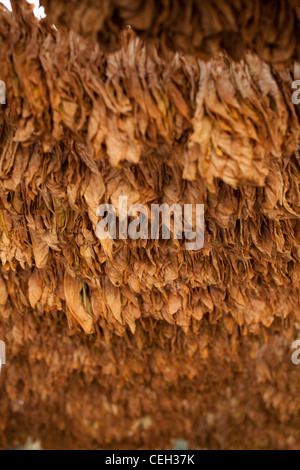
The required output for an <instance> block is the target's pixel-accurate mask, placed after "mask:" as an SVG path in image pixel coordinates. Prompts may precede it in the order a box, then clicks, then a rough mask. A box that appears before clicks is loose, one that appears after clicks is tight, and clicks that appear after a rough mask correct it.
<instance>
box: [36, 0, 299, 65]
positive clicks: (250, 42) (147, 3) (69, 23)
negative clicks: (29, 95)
mask: <svg viewBox="0 0 300 470" xmlns="http://www.w3.org/2000/svg"><path fill="white" fill-rule="evenodd" d="M41 4H42V5H44V6H45V9H46V13H47V15H48V17H49V20H50V21H51V22H52V23H54V24H55V25H56V26H57V27H59V26H65V27H67V28H68V29H73V30H75V31H77V32H78V33H80V34H81V35H83V36H87V37H91V38H94V39H95V38H96V39H97V40H98V41H99V42H100V44H101V46H102V47H103V48H105V49H108V50H109V51H112V50H115V49H117V48H119V47H120V38H119V32H120V31H121V30H122V29H124V28H125V27H128V26H130V27H132V28H133V29H134V30H135V31H136V32H137V33H138V34H139V35H140V36H141V37H142V38H143V39H145V40H146V41H147V42H149V43H152V42H155V44H156V46H157V47H158V50H159V52H160V53H162V54H163V55H164V56H168V55H169V52H170V51H178V50H180V51H183V52H185V53H186V54H189V55H194V56H196V57H201V58H203V59H208V58H210V57H211V56H212V55H214V54H215V53H216V52H219V51H220V49H223V50H226V51H227V52H228V53H229V54H230V55H231V56H232V57H233V58H234V59H235V60H240V59H241V58H242V57H243V54H244V52H245V51H246V50H247V49H251V50H253V51H255V52H256V53H258V54H259V55H260V57H261V58H262V59H263V60H265V61H271V62H274V63H281V64H284V63H287V62H290V61H291V59H298V58H299V52H300V49H299V47H300V41H299V39H300V37H299V21H300V5H299V2H298V0H267V1H263V2H262V1H261V0H252V1H248V0H227V1H224V0H184V1H182V0H168V1H162V0H71V1H69V2H64V1H62V0H42V1H41Z"/></svg>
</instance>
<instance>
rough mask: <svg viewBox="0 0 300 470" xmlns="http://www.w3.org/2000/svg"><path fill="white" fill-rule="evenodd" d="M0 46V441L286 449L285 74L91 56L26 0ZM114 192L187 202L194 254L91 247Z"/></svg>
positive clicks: (295, 307)
mask: <svg viewBox="0 0 300 470" xmlns="http://www.w3.org/2000/svg"><path fill="white" fill-rule="evenodd" d="M99 4H100V3H99ZM101 4H102V11H103V13H104V14H105V9H103V3H102V2H101ZM89 11H90V10H89ZM91 11H92V10H91ZM91 16H92V17H94V16H95V15H94V14H93V15H91ZM81 24H82V25H83V24H84V22H83V21H82V22H81ZM103 24H104V23H103ZM103 31H105V28H104V27H103ZM80 32H84V31H80ZM109 34H110V35H111V33H109ZM0 36H1V45H0V59H1V63H2V64H3V67H2V69H1V74H2V76H1V77H0V79H1V80H3V81H4V82H5V84H6V91H7V102H8V105H7V106H6V107H4V106H3V107H1V109H0V122H1V141H0V232H1V233H0V260H1V269H0V275H1V277H0V339H4V340H5V343H6V345H7V357H8V359H9V360H8V363H7V367H6V368H5V369H4V372H3V377H2V379H1V382H0V393H1V400H0V430H1V431H0V443H1V446H5V445H6V444H7V443H9V444H10V445H12V444H13V443H15V442H16V441H19V440H20V439H24V438H26V437H28V436H27V432H28V431H27V430H28V429H29V428H30V431H31V434H32V437H38V438H42V440H43V444H44V446H45V447H60V446H62V447H70V448H75V447H77V448H80V447H82V448H87V447H88V448H99V447H102V448H107V447H112V448H116V447H118V448H120V447H121V446H127V447H128V446H131V447H135V448H136V447H141V448H143V447H151V448H154V447H164V446H165V447H170V446H172V440H173V439H175V438H178V437H184V438H187V440H188V441H189V442H190V445H191V446H201V447H209V448H212V447H217V448H233V447H241V448H242V447H246V446H248V447H261V448H263V447H264V448H266V447H269V448H274V447H276V448H288V447H291V448H295V447H300V441H299V437H298V434H297V426H298V422H299V413H300V401H299V399H298V396H297V388H298V387H299V377H298V376H299V374H298V373H297V369H296V368H295V366H294V365H293V364H292V363H291V360H290V355H291V351H290V345H291V342H292V341H293V340H294V339H296V337H297V334H298V331H299V330H300V321H299V320H300V302H299V284H300V269H299V266H300V265H299V258H300V220H299V218H300V156H299V152H298V143H299V112H298V110H297V108H296V107H295V106H294V105H293V103H292V100H291V84H292V82H293V80H294V79H297V78H298V76H297V74H298V65H297V64H291V66H290V68H286V69H281V68H278V67H275V66H274V65H270V64H267V63H266V62H263V60H262V59H261V58H259V57H258V56H257V55H255V54H254V53H253V52H249V51H248V52H247V53H245V55H244V59H243V60H241V61H240V62H239V63H236V62H233V61H232V59H231V58H230V57H229V56H227V54H225V53H222V54H221V53H220V54H219V55H217V56H215V57H214V58H212V59H211V60H210V61H208V62H204V61H202V60H201V59H196V58H194V57H192V56H188V55H184V54H183V53H180V52H175V53H174V54H172V55H171V56H170V58H169V59H168V60H165V59H163V58H162V57H161V56H160V55H159V54H158V50H157V48H156V47H155V45H154V44H148V45H145V44H144V42H142V40H141V39H140V38H138V37H137V35H136V33H135V32H134V31H132V30H131V29H127V30H125V31H123V32H122V34H121V36H120V44H121V48H120V49H119V50H117V51H115V52H107V51H105V50H102V48H101V47H102V46H101V45H99V44H98V43H95V42H93V41H85V40H84V39H83V38H82V37H80V36H79V35H77V34H76V33H75V32H72V31H71V32H69V31H67V30H61V31H56V30H55V29H54V28H53V27H51V26H49V24H48V23H47V22H46V21H42V22H39V21H38V20H36V19H35V18H34V16H33V14H32V11H31V8H30V7H29V6H28V5H27V4H26V2H14V12H13V13H9V12H8V11H7V10H5V9H4V8H1V12H0ZM112 37H113V36H112ZM116 37H117V36H116ZM176 47H177V45H176ZM122 195H127V196H128V198H129V204H135V203H139V204H145V205H146V206H147V207H149V206H150V205H151V204H153V203H160V204H161V203H167V204H170V205H172V204H174V203H178V204H181V205H183V204H196V203H197V204H198V203H201V204H204V206H205V244H204V247H203V249H202V250H199V251H197V252H191V251H186V250H185V246H184V241H182V240H176V239H174V238H171V239H170V240H150V239H149V240H131V239H127V240H102V241H100V240H99V239H98V238H97V237H96V226H97V222H98V217H97V216H96V211H97V207H98V206H99V205H100V204H101V203H110V204H112V205H114V207H115V208H116V210H118V200H119V196H122ZM241 429H242V430H243V432H242V433H241ZM237 430H239V432H237Z"/></svg>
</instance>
